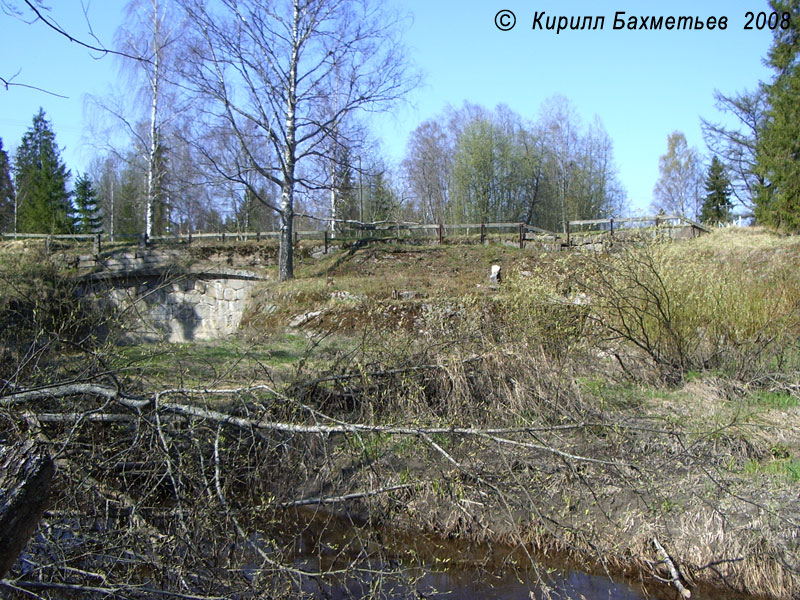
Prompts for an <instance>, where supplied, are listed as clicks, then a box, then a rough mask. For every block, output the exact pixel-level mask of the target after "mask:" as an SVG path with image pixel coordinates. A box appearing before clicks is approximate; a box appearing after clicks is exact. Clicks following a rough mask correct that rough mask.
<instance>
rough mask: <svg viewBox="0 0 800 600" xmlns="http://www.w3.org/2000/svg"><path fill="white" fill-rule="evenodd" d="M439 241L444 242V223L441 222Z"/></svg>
mask: <svg viewBox="0 0 800 600" xmlns="http://www.w3.org/2000/svg"><path fill="white" fill-rule="evenodd" d="M439 243H440V244H443V243H444V225H442V224H441V223H439Z"/></svg>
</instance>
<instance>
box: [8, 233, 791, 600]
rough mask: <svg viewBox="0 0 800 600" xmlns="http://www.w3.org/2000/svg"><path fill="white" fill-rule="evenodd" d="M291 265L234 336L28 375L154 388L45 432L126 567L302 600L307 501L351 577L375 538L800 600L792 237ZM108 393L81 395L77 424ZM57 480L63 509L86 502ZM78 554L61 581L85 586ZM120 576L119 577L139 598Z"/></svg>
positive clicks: (466, 251) (71, 362)
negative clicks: (343, 522) (144, 525)
mask: <svg viewBox="0 0 800 600" xmlns="http://www.w3.org/2000/svg"><path fill="white" fill-rule="evenodd" d="M492 264H500V265H501V266H502V268H503V275H504V279H503V282H502V283H501V285H500V286H492V285H490V284H489V281H488V274H489V267H490V266H491V265H492ZM265 268H266V269H269V268H272V267H269V266H267V267H265ZM8 269H9V270H8V271H7V272H6V277H7V278H13V273H12V271H11V268H10V267H8ZM297 274H298V277H297V279H296V280H295V281H292V282H289V283H285V284H278V283H275V282H265V283H264V284H262V287H261V288H260V289H257V290H255V291H254V293H253V295H252V301H251V303H250V306H249V309H248V313H247V314H246V315H245V318H244V320H243V325H242V330H241V331H240V333H239V335H238V336H237V337H236V338H235V339H231V340H225V341H220V342H215V343H208V344H203V345H192V346H185V345H182V346H177V345H167V346H148V347H144V346H142V347H137V346H133V347H114V346H112V345H107V346H102V345H97V344H95V345H94V346H91V348H88V347H84V346H80V345H77V346H76V344H75V340H71V341H70V342H69V344H66V343H65V344H63V345H61V346H59V351H58V352H55V353H51V354H49V355H48V357H49V358H47V360H42V362H40V363H37V365H36V367H37V370H36V373H38V376H39V377H40V378H39V379H38V380H37V381H39V382H42V381H44V378H45V377H46V375H47V374H49V375H50V376H51V377H52V378H53V379H56V378H57V377H56V374H57V375H58V377H59V378H61V379H62V380H63V379H64V377H65V374H69V375H70V377H77V376H78V375H79V374H80V373H81V371H80V369H79V365H81V364H82V365H83V367H82V368H83V371H82V372H83V373H85V374H87V377H89V378H90V379H92V380H93V381H95V382H97V383H98V384H103V385H107V386H109V385H111V383H110V382H111V381H112V379H113V382H114V385H118V386H120V387H121V388H123V389H125V390H127V391H128V392H129V393H130V394H131V397H133V395H134V394H135V395H136V396H135V397H136V398H149V397H153V395H154V394H155V393H156V392H159V390H161V391H160V392H159V393H158V394H156V395H155V396H154V398H155V400H154V401H153V402H152V403H151V404H148V405H147V406H148V409H147V411H145V412H143V413H141V415H142V417H141V418H142V419H143V420H142V421H136V423H138V424H137V425H136V426H135V427H134V426H133V425H127V426H124V427H123V426H120V427H119V429H117V430H115V431H116V433H112V432H111V431H110V430H109V429H103V428H102V426H96V425H92V424H91V423H89V420H90V419H89V418H88V417H84V419H83V420H80V421H77V422H75V424H74V425H69V424H64V423H63V422H61V423H54V424H47V423H48V422H44V424H43V425H42V426H43V427H44V430H45V432H46V433H47V435H48V437H49V439H50V440H51V443H52V444H53V447H54V448H65V447H67V446H66V444H68V443H71V442H72V441H75V442H78V443H76V444H75V445H74V446H70V447H71V448H74V450H73V451H72V452H74V455H73V454H71V455H70V459H71V460H73V459H75V457H80V456H82V457H84V459H87V463H86V464H89V462H88V459H89V457H91V464H92V465H95V466H93V467H92V469H91V472H90V475H91V477H92V478H93V480H95V481H98V482H100V483H102V484H103V485H104V486H106V488H111V489H114V490H117V491H119V490H121V491H123V492H124V494H126V496H127V497H128V498H129V499H130V504H132V505H134V506H136V514H138V515H141V516H143V518H145V519H146V521H147V522H148V526H150V527H153V528H154V529H155V530H156V531H157V532H159V534H160V535H167V534H169V536H167V537H163V538H157V541H156V542H154V541H153V540H150V541H146V540H145V542H144V544H143V548H144V549H143V550H141V552H142V553H143V554H145V555H147V554H148V552H156V554H158V555H159V556H160V557H161V558H160V559H159V560H160V561H161V562H160V563H159V566H158V568H157V569H156V570H158V571H159V572H161V571H162V569H163V572H164V573H166V572H168V571H169V569H171V568H178V567H176V565H184V566H181V567H180V569H183V571H184V572H187V573H190V574H191V573H195V572H201V571H202V572H204V573H205V572H206V571H205V570H209V571H210V572H212V573H214V574H215V575H214V577H217V578H218V579H219V581H221V582H222V581H224V582H225V583H224V585H223V583H219V588H215V587H214V586H213V585H211V584H210V583H209V584H208V586H209V587H208V588H206V589H208V590H212V591H216V592H219V591H220V590H222V589H223V588H224V589H226V590H228V592H226V593H231V592H230V589H234V588H235V589H239V588H236V585H239V584H235V583H233V581H234V580H235V578H230V573H231V572H232V571H233V570H236V569H237V568H240V567H241V564H243V562H242V561H244V562H247V561H251V562H252V561H253V560H256V561H257V562H258V563H259V564H260V565H261V567H260V569H261V571H260V573H261V575H260V576H259V577H256V578H255V579H253V580H252V581H250V582H249V583H247V584H246V585H245V587H246V588H247V590H249V592H252V594H253V595H258V594H263V593H270V594H272V595H273V596H275V597H279V596H280V595H281V594H283V593H285V594H286V595H287V597H292V593H293V592H292V590H293V589H294V588H292V581H293V577H295V576H297V574H296V573H294V574H293V573H292V572H291V570H290V569H289V570H287V569H288V567H287V565H289V566H291V564H292V563H291V556H293V553H294V552H296V550H297V548H296V546H295V545H296V544H297V543H298V542H297V541H296V539H297V538H295V537H293V536H286V535H284V534H285V532H283V531H282V528H283V526H284V524H285V523H286V519H287V514H288V513H289V512H291V511H293V510H295V507H296V506H300V505H301V504H300V501H306V503H305V504H303V506H305V505H311V506H324V507H326V508H327V509H330V510H333V511H334V512H335V513H337V514H340V515H344V516H345V517H346V518H347V519H350V520H351V521H352V522H353V523H354V524H355V525H357V526H358V532H359V533H358V535H357V536H356V538H357V540H358V542H359V544H360V545H359V546H358V548H355V549H354V548H353V547H348V548H340V549H338V550H333V551H332V550H331V549H330V548H328V549H319V550H318V551H319V552H320V553H321V554H325V553H327V554H325V555H326V556H328V557H329V558H330V556H331V553H332V556H334V557H336V558H337V559H338V562H337V561H336V560H330V561H329V563H330V564H332V565H337V568H338V567H341V565H342V564H344V565H345V566H346V567H347V568H349V569H351V570H353V572H358V566H359V565H363V564H364V562H363V561H365V560H373V559H376V558H378V557H381V558H382V559H385V562H386V564H390V563H391V562H392V561H396V559H397V557H396V556H393V555H392V556H389V555H388V554H387V553H388V552H389V551H388V550H387V549H386V545H384V544H382V543H381V540H380V539H379V538H378V537H376V536H377V535H378V534H377V533H376V532H377V531H379V530H380V529H379V528H377V527H372V526H375V525H382V526H384V527H386V526H391V527H393V528H398V527H399V528H401V529H408V530H411V531H419V530H424V531H426V532H429V533H434V534H437V535H441V536H444V537H449V538H453V539H460V540H463V541H465V542H467V543H470V544H474V543H478V542H480V543H489V544H500V543H502V544H504V545H505V546H504V547H508V548H511V549H516V553H515V554H514V557H515V558H514V561H515V562H514V564H519V556H520V554H519V552H520V551H522V552H523V554H524V552H528V553H530V555H531V556H532V557H536V556H544V555H558V556H564V555H567V556H570V557H571V558H572V559H573V560H576V561H579V562H583V563H584V564H586V565H590V566H592V567H598V566H599V567H601V568H608V569H615V570H624V571H629V572H634V571H635V572H638V573H641V574H642V575H643V577H644V578H645V581H646V583H647V585H648V586H649V587H650V588H651V589H662V588H665V587H667V586H668V584H665V583H663V582H659V581H657V580H656V579H655V577H656V576H660V577H665V576H667V577H668V575H667V572H666V568H665V566H664V564H663V563H662V562H661V561H660V558H659V554H658V552H657V551H656V550H655V548H654V540H658V541H659V543H660V544H661V545H662V546H663V547H664V548H666V549H667V551H668V552H669V554H670V555H671V556H672V558H673V560H674V561H675V562H676V564H677V566H678V568H679V569H680V571H681V574H682V576H683V577H684V579H685V583H686V585H688V586H689V587H693V586H700V585H704V584H709V585H713V586H716V587H718V588H722V589H729V590H736V591H741V592H747V593H751V594H763V595H765V596H769V597H772V598H781V599H783V598H792V597H796V596H797V595H798V594H800V565H798V563H797V556H798V555H800V546H798V540H797V536H796V532H797V527H798V524H800V498H799V497H798V479H800V467H799V466H798V465H800V429H798V427H797V426H796V425H795V424H796V423H797V422H798V420H797V417H798V412H800V388H798V386H797V381H798V380H800V345H799V343H798V342H799V340H800V240H797V239H795V238H785V237H778V236H774V235H771V234H769V233H766V232H764V231H760V230H731V231H721V232H715V233H714V234H713V235H710V236H704V237H702V238H698V239H696V240H693V241H691V242H684V243H675V244H657V245H642V246H636V247H613V248H612V249H611V252H609V253H607V254H589V253H585V254H584V253H577V252H570V253H538V252H535V251H531V250H519V249H517V248H513V247H506V246H489V247H481V246H475V245H472V246H469V245H456V244H445V245H443V246H436V247H430V248H420V247H405V246H400V245H373V246H367V247H363V248H359V249H355V250H353V251H347V250H341V251H338V252H336V253H334V254H332V255H329V256H327V257H324V258H322V259H311V258H310V257H309V256H306V257H304V258H303V260H301V262H300V263H299V265H298V268H297ZM25 297H26V294H22V295H21V296H20V297H18V298H16V300H15V299H14V298H10V297H7V299H6V302H7V303H6V304H5V305H4V306H7V307H8V306H11V305H12V304H13V302H17V303H18V304H19V302H20V301H21V299H24V298H25ZM9 298H10V299H9ZM15 306H17V305H15ZM298 317H306V318H298ZM293 322H294V325H293V326H292V325H291V324H292V323H293ZM59 339H60V338H59ZM10 347H11V346H9V345H6V348H10ZM15 348H17V350H18V349H19V344H18V343H17V346H15ZM89 352H90V353H91V356H93V357H94V358H93V359H92V362H91V365H92V366H91V369H90V368H89V367H88V366H87V363H86V357H87V353H89ZM14 356H17V355H14ZM112 373H113V375H112ZM26 376H27V375H26ZM26 384H27V382H26V381H24V380H23V377H22V375H20V377H19V379H18V381H16V382H15V385H26ZM223 388H224V389H223ZM234 388H240V389H236V390H234ZM166 390H169V391H166ZM59 402H63V401H56V400H50V401H48V403H46V404H45V405H44V406H37V407H36V408H37V410H38V411H39V412H42V413H47V414H52V413H53V412H54V411H55V410H56V409H57V408H58V407H59ZM104 402H105V401H104V400H102V399H98V398H95V397H92V396H90V395H85V394H84V395H80V396H76V397H71V399H70V405H69V408H70V410H78V411H79V412H81V414H84V415H88V414H89V413H103V412H104V411H107V410H108V404H104ZM188 407H194V408H192V409H191V410H190V409H189V408H188ZM201 409H202V410H201ZM141 410H143V409H141ZM222 410H224V411H225V414H226V415H229V416H228V417H225V418H222V417H218V416H215V415H217V413H212V411H222ZM3 411H4V412H3V415H4V416H3V418H4V419H5V420H6V422H7V423H14V425H13V427H14V428H15V430H17V431H19V432H20V433H21V432H22V431H23V430H25V429H26V427H28V426H29V425H20V424H19V423H20V419H21V417H20V413H19V412H18V411H19V409H18V408H17V407H9V406H7V405H4V408H3ZM148 411H149V412H148ZM203 411H205V412H203ZM158 415H160V417H159V418H156V416H158ZM126 418H128V417H126ZM131 418H132V417H131ZM138 418H139V417H137V419H138ZM159 419H166V421H164V422H162V421H160V420H159ZM125 422H128V421H125ZM281 424H283V425H286V427H285V428H284V429H281V428H280V427H278V425H281ZM283 425H281V426H283ZM289 425H291V427H294V428H295V429H291V428H290V427H289ZM98 427H99V429H98ZM300 427H302V428H303V429H302V430H300V429H299V428H300ZM326 428H327V429H326ZM91 440H94V441H93V442H92V441H91ZM90 446H91V448H92V449H91V450H87V448H89V447H90ZM120 465H134V466H135V469H133V467H131V469H133V470H132V471H130V473H129V472H128V471H125V470H124V468H127V467H120ZM143 465H148V466H147V468H145V466H143ZM220 465H227V467H225V468H220ZM234 465H235V468H233V466H234ZM121 468H122V469H123V470H122V471H120V469H121ZM61 477H62V479H61V480H60V482H59V486H60V488H59V489H60V492H59V494H60V498H61V499H62V500H63V501H64V502H68V503H72V504H74V505H76V506H77V505H81V502H78V501H77V500H76V496H75V492H74V484H75V478H70V476H69V471H65V472H63V473H62V475H61ZM78 480H80V478H78ZM84 480H85V478H84ZM153 486H155V487H153ZM151 488H152V489H156V490H158V492H157V493H154V492H153V491H152V489H151ZM82 493H85V495H86V496H87V498H91V497H92V494H95V495H96V496H95V497H94V502H95V503H97V502H98V501H99V500H101V499H102V498H103V497H104V496H105V497H106V499H107V498H108V497H109V492H108V489H106V491H105V492H104V491H103V488H102V487H99V488H96V489H94V491H92V492H88V491H87V492H82ZM348 495H350V498H349V499H348V498H345V497H346V496H348ZM84 501H85V499H84ZM129 508H130V507H129ZM126 510H127V509H126ZM126 510H122V509H120V510H119V514H118V515H117V517H116V518H117V519H118V520H117V521H114V519H111V521H109V520H108V517H106V521H104V522H105V523H109V522H112V521H113V523H114V525H113V527H112V529H111V532H110V533H108V535H107V538H108V540H115V542H114V543H115V544H116V543H117V542H118V543H119V544H120V547H121V545H124V543H125V542H124V540H126V539H129V538H130V536H132V535H134V533H132V530H131V528H130V522H129V521H127V520H126V519H128V516H127V515H128V513H127V512H126ZM219 515H224V518H222V519H220V517H219ZM85 518H86V519H87V520H91V519H98V518H100V515H99V514H97V513H96V512H93V513H91V518H90V517H89V516H85ZM63 519H65V520H68V518H67V517H66V516H65V517H63ZM64 522H65V521H64V520H62V521H59V516H57V515H53V516H51V517H50V523H49V524H50V526H51V528H53V527H55V528H56V529H58V527H59V526H61V527H66V525H64ZM59 523H60V524H61V525H59ZM364 525H367V527H363V526H364ZM142 531H143V530H141V529H138V530H137V533H136V535H142ZM384 531H385V529H384ZM170 536H172V537H170ZM254 536H255V537H257V538H259V539H263V540H265V541H266V542H265V543H267V542H268V543H267V546H268V547H269V548H270V554H268V556H267V558H264V557H263V556H262V557H260V558H259V554H258V551H256V550H254V549H253V548H251V547H249V544H251V542H250V540H252V539H254ZM144 537H145V538H146V537H147V536H144ZM217 538H219V539H220V540H225V541H224V542H223V541H214V540H216V539H217ZM201 547H202V548H203V551H202V552H201V551H200V550H199V548H201ZM223 547H225V548H229V550H226V551H223ZM232 547H235V548H236V550H235V551H233V550H230V548H232ZM265 547H266V546H265ZM148 549H149V550H148ZM40 551H41V552H42V553H46V552H47V545H46V544H43V545H42V547H41V549H40ZM82 552H83V551H82V550H81V549H79V548H76V549H75V550H74V552H72V551H70V552H67V553H66V557H65V559H64V561H65V562H64V564H66V565H68V566H70V567H71V568H73V569H82V570H84V571H86V570H87V569H86V567H87V565H86V563H85V562H82V561H85V560H86V559H85V555H84V554H82ZM209 552H211V553H212V554H213V555H214V556H215V557H216V558H215V560H216V561H217V563H216V564H217V566H214V567H213V568H212V567H211V566H209V565H208V564H207V562H204V561H207V559H208V556H209ZM225 552H228V554H225ZM510 552H511V550H509V553H510ZM254 556H255V558H254ZM509 556H511V554H509ZM122 564H123V563H122V562H120V563H119V564H117V565H116V566H115V567H114V569H112V570H110V571H109V577H112V575H113V577H116V578H117V579H116V580H120V579H126V578H127V579H126V580H130V581H136V580H137V577H139V575H137V571H136V569H133V568H128V567H125V566H122ZM185 565H188V566H185ZM237 565H238V566H237ZM508 565H509V568H511V567H512V566H513V565H512V563H511V562H509V563H508ZM215 569H219V571H217V570H215ZM223 572H224V573H225V574H224V575H223V574H222V573H223ZM58 577H61V578H62V580H63V578H66V579H68V577H66V576H65V575H64V571H63V570H62V571H59V572H58V575H57V577H56V578H58ZM209 577H211V576H209ZM212 579H213V577H212ZM166 580H170V581H171V579H170V577H168V576H166V575H165V581H166ZM203 581H205V580H203ZM198 585H199V584H198ZM226 586H228V587H226ZM194 589H195V590H197V589H199V587H198V588H194ZM249 592H248V593H249ZM384 592H386V590H385V589H384V590H381V589H377V588H376V590H375V596H376V597H380V594H381V593H384ZM387 593H388V592H387ZM244 596H246V594H243V597H244Z"/></svg>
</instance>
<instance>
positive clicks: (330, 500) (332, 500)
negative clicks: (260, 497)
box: [280, 483, 414, 508]
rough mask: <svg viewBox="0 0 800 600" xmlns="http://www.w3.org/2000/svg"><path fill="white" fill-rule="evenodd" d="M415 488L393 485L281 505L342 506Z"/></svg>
mask: <svg viewBox="0 0 800 600" xmlns="http://www.w3.org/2000/svg"><path fill="white" fill-rule="evenodd" d="M412 487H414V485H413V484H411V483H405V484H402V485H393V486H391V487H385V488H380V489H378V490H370V491H368V492H358V493H355V494H345V495H344V496H327V497H319V498H306V499H304V500H294V501H292V502H284V503H283V504H281V505H280V507H281V508H292V507H295V506H309V505H312V504H341V503H342V502H348V501H349V500H358V499H359V498H368V497H369V496H378V495H380V494H388V493H389V492H396V491H397V490H406V489H409V488H412Z"/></svg>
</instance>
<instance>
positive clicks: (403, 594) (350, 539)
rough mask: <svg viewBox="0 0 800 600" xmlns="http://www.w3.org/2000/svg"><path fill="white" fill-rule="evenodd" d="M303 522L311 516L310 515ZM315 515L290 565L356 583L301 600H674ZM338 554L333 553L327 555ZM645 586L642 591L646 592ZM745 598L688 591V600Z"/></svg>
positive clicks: (597, 577)
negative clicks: (351, 571)
mask: <svg viewBox="0 0 800 600" xmlns="http://www.w3.org/2000/svg"><path fill="white" fill-rule="evenodd" d="M307 516H308V515H307ZM354 531H356V530H354V528H353V524H352V523H346V522H342V521H339V520H338V519H336V518H335V517H334V518H332V517H331V516H330V515H326V516H324V517H323V518H321V515H320V513H316V514H315V515H313V516H312V517H311V519H310V520H309V521H305V522H304V524H303V527H302V532H300V533H299V535H298V536H297V540H298V545H297V546H296V550H297V554H296V555H295V556H296V562H295V565H296V566H297V567H298V568H301V569H303V570H307V571H317V570H318V569H320V568H322V569H335V568H336V566H337V563H339V564H340V566H343V565H344V564H348V565H349V566H350V567H352V566H354V565H355V566H356V568H357V569H361V571H360V572H359V573H358V574H356V575H355V576H349V575H348V576H347V577H346V578H344V579H339V580H337V579H336V578H332V579H329V580H326V581H325V582H324V583H320V582H319V581H316V580H308V581H306V582H304V583H303V585H302V588H303V590H304V591H305V592H308V593H313V594H314V595H315V596H317V597H319V598H330V599H331V600H344V599H359V598H364V597H367V596H369V594H370V593H374V592H375V590H380V594H379V596H378V597H382V598H386V599H387V600H400V599H406V598H421V599H431V600H434V599H435V600H444V599H453V600H547V599H552V600H609V599H615V600H668V599H669V600H672V599H674V598H676V597H678V594H677V591H676V590H675V588H673V587H672V586H671V585H669V584H667V583H663V582H659V581H656V580H654V579H653V578H649V579H646V580H644V581H642V580H638V579H636V580H626V579H625V578H624V577H621V576H613V577H612V576H609V575H608V574H605V573H601V574H590V573H585V572H582V571H580V570H576V569H573V568H569V567H567V566H565V561H564V560H559V559H557V558H556V559H553V558H552V557H538V558H533V559H532V558H531V557H530V556H529V555H527V553H525V552H524V551H522V550H520V549H516V550H513V549H510V548H503V547H498V546H494V547H491V546H488V545H481V544H473V543H468V542H466V541H461V540H442V539H440V538H437V537H434V536H420V535H410V534H402V533H397V532H390V531H386V530H385V529H384V530H382V532H381V533H380V535H377V536H376V535H375V533H376V532H375V530H369V529H361V530H360V531H358V532H355V533H354ZM330 548H336V551H335V552H330V551H327V552H326V549H330ZM359 556H360V557H364V560H359V559H358V558H357V557H359ZM645 586H646V587H645ZM733 598H745V597H744V596H735V595H733V594H730V593H727V592H718V591H717V592H713V591H712V592H709V591H704V590H698V589H694V590H692V599H693V600H732V599H733ZM752 600H755V599H754V598H753V599H752Z"/></svg>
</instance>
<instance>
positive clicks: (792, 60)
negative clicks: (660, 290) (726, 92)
mask: <svg viewBox="0 0 800 600" xmlns="http://www.w3.org/2000/svg"><path fill="white" fill-rule="evenodd" d="M769 4H770V7H771V8H772V10H774V11H776V12H777V13H778V14H779V15H780V16H781V20H780V21H779V25H778V27H777V28H776V29H775V30H773V42H772V47H771V48H770V51H769V55H768V64H769V65H770V66H771V67H772V68H773V69H774V70H775V77H774V79H773V81H772V83H770V84H769V85H767V86H765V89H766V92H767V101H768V103H769V110H768V113H767V123H766V125H765V127H764V129H763V131H762V132H761V137H760V139H759V144H758V153H757V163H758V164H757V173H758V175H760V176H761V177H762V178H763V179H764V180H765V181H766V183H765V184H764V185H762V186H760V188H759V190H758V192H757V196H756V218H757V219H758V221H759V222H761V223H764V224H766V225H769V226H772V227H776V228H779V229H784V230H787V231H800V100H798V98H800V0H770V3H769Z"/></svg>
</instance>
